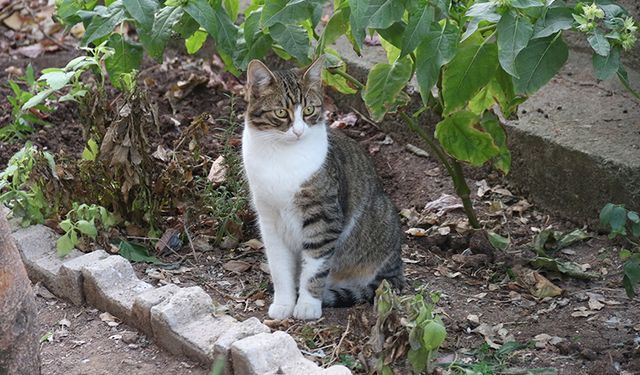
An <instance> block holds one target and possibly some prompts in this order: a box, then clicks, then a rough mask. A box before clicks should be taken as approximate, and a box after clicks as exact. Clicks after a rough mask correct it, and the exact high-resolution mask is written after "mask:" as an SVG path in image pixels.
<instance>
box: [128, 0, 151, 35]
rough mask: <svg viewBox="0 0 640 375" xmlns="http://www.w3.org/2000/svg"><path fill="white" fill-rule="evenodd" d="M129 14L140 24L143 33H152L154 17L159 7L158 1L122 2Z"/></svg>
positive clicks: (133, 0)
mask: <svg viewBox="0 0 640 375" xmlns="http://www.w3.org/2000/svg"><path fill="white" fill-rule="evenodd" d="M122 2H123V4H124V7H125V8H126V9H127V12H129V14H130V15H131V16H132V17H133V18H134V19H135V20H136V21H137V22H138V24H140V28H141V29H142V30H141V31H142V32H150V31H151V27H153V15H154V14H155V12H156V10H157V9H158V7H159V5H160V4H159V3H158V1H157V0H122Z"/></svg>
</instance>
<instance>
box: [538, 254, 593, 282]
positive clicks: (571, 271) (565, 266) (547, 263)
mask: <svg viewBox="0 0 640 375" xmlns="http://www.w3.org/2000/svg"><path fill="white" fill-rule="evenodd" d="M531 265H533V266H534V267H540V268H542V269H545V270H549V271H554V272H560V273H562V274H565V275H567V276H571V277H574V278H576V279H595V278H597V277H598V275H597V274H595V273H593V272H586V271H583V270H582V267H580V265H579V264H577V263H575V262H571V261H561V260H558V259H554V258H547V257H537V258H535V259H534V260H533V261H532V262H531Z"/></svg>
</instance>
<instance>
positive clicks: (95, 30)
mask: <svg viewBox="0 0 640 375" xmlns="http://www.w3.org/2000/svg"><path fill="white" fill-rule="evenodd" d="M125 15H126V10H125V8H124V5H123V4H122V0H116V1H114V2H113V3H111V5H109V7H107V11H106V13H105V14H104V16H101V15H95V16H94V17H93V18H92V19H91V23H89V26H87V30H86V31H85V33H84V37H83V38H82V42H81V43H80V45H81V46H83V47H86V46H87V45H88V44H89V43H91V42H93V41H94V40H96V39H99V38H102V37H103V36H105V35H107V34H109V33H111V32H112V31H113V28H114V27H116V25H118V24H120V22H122V21H124V19H125Z"/></svg>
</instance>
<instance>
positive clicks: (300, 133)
mask: <svg viewBox="0 0 640 375" xmlns="http://www.w3.org/2000/svg"><path fill="white" fill-rule="evenodd" d="M292 130H293V134H295V135H296V138H298V139H300V137H302V133H304V128H301V129H296V128H293V129H292Z"/></svg>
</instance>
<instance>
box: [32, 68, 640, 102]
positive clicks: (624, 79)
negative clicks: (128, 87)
mask: <svg viewBox="0 0 640 375" xmlns="http://www.w3.org/2000/svg"><path fill="white" fill-rule="evenodd" d="M617 74H618V79H619V80H620V82H621V83H622V84H623V85H624V87H625V88H626V89H627V91H629V92H630V93H631V95H633V96H635V97H636V98H637V99H640V94H638V92H637V91H635V90H634V89H633V88H632V87H631V84H630V83H629V76H628V75H627V71H626V70H625V69H624V66H623V65H622V64H620V67H619V68H618V73H617ZM23 108H24V107H23Z"/></svg>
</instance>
